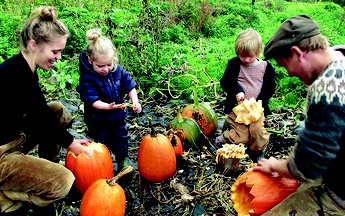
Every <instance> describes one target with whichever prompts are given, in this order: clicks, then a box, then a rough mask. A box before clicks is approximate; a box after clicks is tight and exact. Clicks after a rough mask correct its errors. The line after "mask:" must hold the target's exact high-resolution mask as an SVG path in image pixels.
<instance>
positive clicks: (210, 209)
mask: <svg viewBox="0 0 345 216" xmlns="http://www.w3.org/2000/svg"><path fill="white" fill-rule="evenodd" d="M62 102H63V103H64V104H65V106H66V107H67V109H68V110H69V111H70V112H71V113H72V114H73V116H74V119H75V120H74V123H73V126H72V128H71V129H70V132H71V133H72V134H73V135H74V136H75V137H77V138H86V137H87V135H86V134H87V133H86V132H87V127H86V125H85V124H84V121H83V112H82V110H83V109H82V103H81V102H80V101H79V100H78V99H70V100H62ZM218 103H219V104H221V102H218ZM176 104H186V101H166V100H163V99H161V100H155V101H147V102H145V103H143V104H142V106H143V112H142V113H140V114H135V113H133V112H132V111H131V110H130V109H128V112H129V115H128V118H127V122H128V130H129V143H130V145H129V147H130V149H129V150H130V159H131V160H132V161H133V166H134V168H137V164H136V160H137V151H138V147H139V144H140V141H141V139H142V138H143V137H144V136H145V135H147V134H148V133H149V132H150V129H149V124H148V120H147V117H149V116H150V117H152V119H153V126H154V127H155V129H156V131H157V132H158V133H162V134H164V133H165V132H166V130H167V126H168V123H169V122H170V120H171V119H172V118H174V117H175V116H176ZM215 111H216V112H217V114H218V115H219V128H218V130H217V133H216V134H215V135H214V136H213V137H211V138H208V139H207V142H205V144H204V147H203V148H201V149H200V150H197V151H195V150H189V151H185V152H184V154H183V156H182V157H178V158H177V169H176V172H175V175H174V176H173V177H172V178H170V179H168V180H166V181H164V182H161V183H152V182H147V181H146V180H145V179H143V178H141V176H140V174H139V172H138V170H137V169H135V170H134V171H133V172H131V173H130V174H127V175H125V176H123V177H122V178H120V180H119V181H118V183H119V185H120V186H121V187H122V188H123V189H124V190H125V193H126V201H127V203H126V214H125V215H126V216H131V215H133V216H138V215H143V216H144V215H156V216H157V215H178V216H182V215H193V216H198V215H226V216H231V215H236V212H235V211H234V210H233V207H232V202H231V200H230V195H231V190H230V188H231V186H232V184H233V182H234V181H235V180H236V178H237V177H238V175H239V174H240V173H241V172H243V171H245V170H246V169H248V166H247V165H248V164H249V163H250V161H247V160H245V161H244V162H243V164H244V165H243V166H242V168H241V170H238V172H229V171H228V170H223V169H220V168H219V167H218V166H217V164H216V160H215V153H216V149H215V148H214V146H213V145H212V143H213V142H214V139H215V137H216V136H217V135H219V134H220V133H221V127H222V124H223V122H224V114H223V113H222V111H221V108H217V107H215ZM295 114H296V111H295V112H294V113H293V112H283V113H274V114H273V115H272V116H268V117H267V118H266V121H265V125H266V128H267V129H268V131H269V132H271V136H270V142H269V145H268V147H267V150H266V153H265V157H270V156H274V157H276V158H285V157H287V155H288V154H289V152H290V150H291V148H292V146H293V145H294V143H295V141H296V133H295V131H294V130H295V128H296V127H297V125H298V124H297V123H296V122H295V118H294V115H295ZM30 154H33V155H37V150H36V149H34V150H33V151H31V152H30ZM65 154H66V150H65V149H63V150H62V151H61V152H60V155H59V157H60V161H61V163H64V160H65ZM115 166H116V164H115ZM80 202H81V196H80V195H79V194H78V193H77V192H76V191H74V190H71V192H70V193H69V194H68V196H66V197H65V198H64V199H61V200H59V201H56V202H54V203H52V204H50V205H48V206H45V207H38V206H35V205H33V204H30V203H24V205H23V207H22V208H20V209H19V210H18V211H15V212H13V213H10V214H7V215H23V216H29V215H30V216H40V215H42V216H43V215H44V216H77V215H79V206H80ZM95 215H96V214H95Z"/></svg>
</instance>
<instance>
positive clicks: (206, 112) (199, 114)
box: [182, 87, 218, 137]
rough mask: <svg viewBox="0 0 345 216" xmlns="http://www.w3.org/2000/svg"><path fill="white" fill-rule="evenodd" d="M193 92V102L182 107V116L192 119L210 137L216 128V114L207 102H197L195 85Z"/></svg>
mask: <svg viewBox="0 0 345 216" xmlns="http://www.w3.org/2000/svg"><path fill="white" fill-rule="evenodd" d="M193 93H194V103H193V104H189V105H188V106H186V107H185V108H184V109H183V111H182V116H183V117H189V118H192V119H194V120H195V121H196V123H197V124H198V126H199V128H200V130H201V131H202V132H203V133H204V135H205V136H206V137H210V136H212V135H213V134H214V133H215V132H216V130H217V127H218V116H217V114H216V112H215V111H214V110H213V108H212V107H211V106H210V104H209V103H207V102H202V103H199V100H198V94H197V92H196V87H194V90H193Z"/></svg>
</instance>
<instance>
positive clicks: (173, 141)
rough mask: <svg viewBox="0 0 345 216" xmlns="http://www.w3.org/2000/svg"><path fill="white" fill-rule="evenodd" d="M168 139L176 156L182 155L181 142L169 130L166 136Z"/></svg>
mask: <svg viewBox="0 0 345 216" xmlns="http://www.w3.org/2000/svg"><path fill="white" fill-rule="evenodd" d="M167 136H168V139H169V140H170V143H171V145H172V146H173V148H174V151H175V155H176V156H182V153H183V145H182V142H181V139H180V137H178V136H177V135H176V134H175V133H174V131H172V130H170V131H169V132H168V134H167Z"/></svg>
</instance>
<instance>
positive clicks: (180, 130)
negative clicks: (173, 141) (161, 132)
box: [168, 109, 201, 149]
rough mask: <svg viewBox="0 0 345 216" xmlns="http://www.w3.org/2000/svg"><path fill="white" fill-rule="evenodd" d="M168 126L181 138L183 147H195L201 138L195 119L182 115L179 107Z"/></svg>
mask: <svg viewBox="0 0 345 216" xmlns="http://www.w3.org/2000/svg"><path fill="white" fill-rule="evenodd" d="M168 128H169V129H171V130H173V131H175V134H176V135H177V136H178V137H179V138H180V139H181V141H182V145H183V148H184V149H186V148H189V147H190V148H197V147H198V144H199V141H200V139H201V131H200V128H199V125H198V124H197V123H196V121H195V120H194V119H192V118H189V117H183V116H182V114H181V111H180V109H178V110H177V116H176V117H175V118H174V119H172V120H171V121H170V122H169V125H168Z"/></svg>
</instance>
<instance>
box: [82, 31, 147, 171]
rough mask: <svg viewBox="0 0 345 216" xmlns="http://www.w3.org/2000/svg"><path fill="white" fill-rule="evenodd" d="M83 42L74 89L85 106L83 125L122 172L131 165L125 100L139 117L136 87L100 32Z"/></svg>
mask: <svg viewBox="0 0 345 216" xmlns="http://www.w3.org/2000/svg"><path fill="white" fill-rule="evenodd" d="M86 40H87V46H86V49H85V50H83V51H82V53H81V54H80V56H79V63H80V66H79V67H80V72H81V74H80V79H79V86H78V87H77V91H78V92H79V94H80V98H81V100H82V101H83V102H84V111H85V113H84V119H85V123H86V124H87V126H88V130H89V136H90V137H91V138H93V139H94V140H95V141H96V142H100V143H103V144H105V145H106V146H107V147H108V148H109V150H110V151H111V152H112V153H113V154H114V155H115V157H116V162H117V165H118V170H121V169H123V168H124V167H126V166H128V163H129V162H130V160H129V158H128V131H127V127H126V122H125V118H126V116H127V112H126V111H125V108H126V104H125V101H124V97H125V95H126V94H128V96H129V98H130V99H131V101H132V107H133V111H134V112H137V113H140V112H141V105H140V103H139V101H138V96H137V91H136V88H135V87H136V85H137V84H136V82H135V81H134V80H133V78H132V77H131V75H130V74H129V73H128V72H127V71H125V70H124V69H123V68H122V66H121V65H119V64H118V54H117V50H116V48H115V47H114V45H113V43H112V42H111V41H110V40H109V39H108V38H107V37H105V36H103V35H102V33H101V31H100V29H91V30H88V31H87V33H86Z"/></svg>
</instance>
